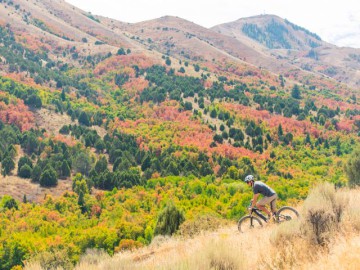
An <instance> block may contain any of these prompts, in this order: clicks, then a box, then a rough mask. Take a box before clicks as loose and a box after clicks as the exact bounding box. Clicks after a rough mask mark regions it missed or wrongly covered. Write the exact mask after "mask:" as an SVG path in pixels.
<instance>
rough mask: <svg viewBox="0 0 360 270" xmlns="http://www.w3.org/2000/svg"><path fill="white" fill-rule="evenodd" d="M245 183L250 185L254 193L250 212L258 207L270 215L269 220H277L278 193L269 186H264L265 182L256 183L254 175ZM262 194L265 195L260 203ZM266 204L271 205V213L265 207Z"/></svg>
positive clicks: (247, 177)
mask: <svg viewBox="0 0 360 270" xmlns="http://www.w3.org/2000/svg"><path fill="white" fill-rule="evenodd" d="M244 181H245V183H247V184H248V185H250V186H251V187H252V189H253V192H254V196H253V199H252V200H251V206H250V210H251V209H252V208H253V207H255V206H256V207H257V208H259V209H260V210H262V211H264V212H265V213H266V214H267V215H268V218H269V219H270V218H271V217H273V218H274V219H275V217H276V199H277V194H276V192H275V191H274V190H273V189H272V188H270V187H269V186H267V185H266V184H264V183H263V182H261V181H255V178H254V176H253V175H248V176H246V177H245V180H244ZM260 194H261V195H263V198H261V199H260V200H259V201H257V200H258V198H259V196H260ZM266 204H270V208H271V212H270V211H269V210H268V209H267V208H266V206H265V205H266Z"/></svg>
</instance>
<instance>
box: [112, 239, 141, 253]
mask: <svg viewBox="0 0 360 270" xmlns="http://www.w3.org/2000/svg"><path fill="white" fill-rule="evenodd" d="M142 246H143V244H142V243H140V242H138V241H135V240H132V239H122V240H121V241H120V244H119V246H118V247H116V248H115V252H120V251H123V250H134V249H137V248H140V247H142Z"/></svg>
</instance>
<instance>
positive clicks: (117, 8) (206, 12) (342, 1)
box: [65, 0, 360, 48]
mask: <svg viewBox="0 0 360 270" xmlns="http://www.w3.org/2000/svg"><path fill="white" fill-rule="evenodd" d="M65 1H66V2H68V3H71V4H73V5H74V6H76V7H79V8H81V9H82V10H84V11H88V12H91V13H92V14H95V15H102V16H106V17H109V18H113V19H116V20H119V21H122V22H128V23H136V22H140V21H146V20H151V19H156V18H160V17H162V16H165V15H171V16H178V17H180V18H183V19H186V20H189V21H192V22H194V23H196V24H199V25H201V26H204V27H207V28H209V27H212V26H215V25H217V24H222V23H227V22H231V21H235V20H237V19H240V18H244V17H250V16H255V15H259V14H264V13H265V14H273V15H277V16H279V17H281V18H284V19H288V20H289V21H291V22H292V23H295V24H297V25H299V26H302V27H304V28H306V29H308V30H309V31H311V32H314V33H316V34H318V35H319V36H320V37H321V38H322V39H323V40H325V41H327V42H330V43H332V44H335V45H338V46H349V47H355V48H360V1H359V0H177V1H176V0H121V1H116V0H65Z"/></svg>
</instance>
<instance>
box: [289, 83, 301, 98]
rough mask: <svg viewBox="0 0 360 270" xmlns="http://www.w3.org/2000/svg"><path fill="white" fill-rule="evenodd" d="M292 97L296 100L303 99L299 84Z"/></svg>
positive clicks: (295, 86) (293, 90) (292, 92)
mask: <svg viewBox="0 0 360 270" xmlns="http://www.w3.org/2000/svg"><path fill="white" fill-rule="evenodd" d="M291 96H292V97H293V98H295V99H301V94H300V88H299V86H298V85H297V84H295V85H294V87H293V88H292V90H291Z"/></svg>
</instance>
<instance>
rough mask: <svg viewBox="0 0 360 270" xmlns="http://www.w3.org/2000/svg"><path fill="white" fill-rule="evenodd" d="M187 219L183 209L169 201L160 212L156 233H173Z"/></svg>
mask: <svg viewBox="0 0 360 270" xmlns="http://www.w3.org/2000/svg"><path fill="white" fill-rule="evenodd" d="M184 220H185V217H184V214H183V212H182V211H180V210H179V209H177V208H176V206H175V205H174V203H172V202H171V203H169V204H168V205H167V206H166V207H165V208H164V210H163V211H162V212H161V213H160V215H159V218H158V221H157V223H156V227H155V235H157V234H162V235H172V234H174V233H175V232H176V231H177V230H178V229H179V227H180V224H181V223H183V222H184Z"/></svg>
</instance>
